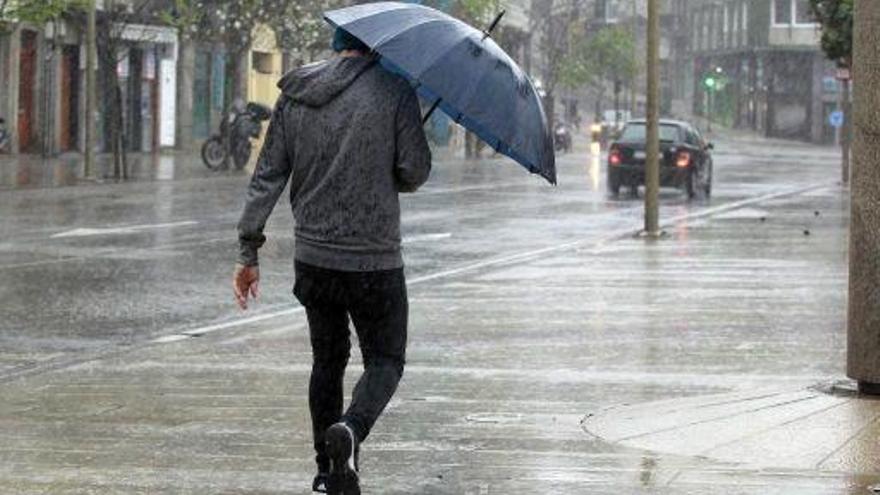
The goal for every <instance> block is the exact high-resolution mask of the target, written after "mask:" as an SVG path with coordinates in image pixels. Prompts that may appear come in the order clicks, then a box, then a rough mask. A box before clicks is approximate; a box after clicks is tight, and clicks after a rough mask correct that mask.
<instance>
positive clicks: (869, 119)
mask: <svg viewBox="0 0 880 495" xmlns="http://www.w3.org/2000/svg"><path fill="white" fill-rule="evenodd" d="M853 19H854V25H853V61H852V75H853V81H855V84H854V85H853V96H854V100H853V102H854V105H853V130H854V132H853V142H852V186H851V189H850V228H849V230H850V240H849V308H848V314H847V354H846V372H847V375H848V376H849V377H850V378H852V379H854V380H856V381H857V382H858V384H859V391H861V392H863V393H868V394H872V395H880V236H878V235H877V232H878V231H880V216H878V215H877V212H878V211H880V196H878V195H877V191H880V139H877V136H880V122H878V120H877V118H876V116H877V115H878V114H880V93H878V91H877V88H878V87H880V50H877V46H880V2H878V1H877V0H856V2H855V10H854V14H853Z"/></svg>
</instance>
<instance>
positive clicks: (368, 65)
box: [233, 29, 431, 495]
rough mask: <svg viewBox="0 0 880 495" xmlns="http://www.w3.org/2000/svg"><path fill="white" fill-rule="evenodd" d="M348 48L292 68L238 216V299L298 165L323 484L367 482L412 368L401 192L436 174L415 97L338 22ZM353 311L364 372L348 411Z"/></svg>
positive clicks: (296, 202) (312, 392)
mask: <svg viewBox="0 0 880 495" xmlns="http://www.w3.org/2000/svg"><path fill="white" fill-rule="evenodd" d="M333 49H334V51H336V52H337V56H336V57H334V58H333V59H331V60H328V61H324V62H319V63H317V64H312V65H308V66H305V67H301V68H299V69H296V70H294V71H293V72H291V73H289V74H288V75H286V76H285V77H284V78H283V79H282V80H281V82H280V83H279V87H280V88H281V90H282V95H281V97H280V98H279V101H278V104H277V105H276V108H275V112H274V114H273V116H272V120H271V122H270V124H269V130H268V133H267V136H266V141H265V143H264V145H263V149H262V151H261V153H260V158H259V161H258V162H257V167H256V170H255V171H254V175H253V178H252V179H251V182H250V185H249V187H248V191H247V202H246V204H245V208H244V213H243V214H242V217H241V221H240V222H239V224H238V230H239V241H240V255H239V264H238V265H237V266H236V269H235V274H234V280H233V286H234V290H235V296H236V299H237V302H238V304H239V305H240V306H241V307H242V309H246V308H247V302H248V296H252V297H257V295H258V282H259V278H260V277H259V268H258V264H257V249H258V248H259V247H260V246H262V244H263V243H264V242H265V239H266V238H265V236H264V235H263V233H262V232H263V228H264V226H265V224H266V220H267V218H268V217H269V214H270V213H271V211H272V208H273V207H274V205H275V203H276V202H277V200H278V197H279V196H280V195H281V192H282V191H283V190H284V187H285V185H286V183H287V181H288V179H290V182H291V186H290V203H291V207H292V209H293V215H294V218H295V220H296V227H295V234H296V235H295V238H296V240H295V271H296V284H295V286H294V294H295V295H296V297H297V299H299V301H300V302H301V303H302V305H303V306H304V307H305V309H306V315H307V318H308V322H309V332H310V337H311V344H312V354H313V364H312V375H311V381H310V383H309V408H310V410H311V415H312V428H313V436H314V445H315V451H316V452H317V455H316V461H317V464H318V474H317V476H316V477H315V481H314V484H313V487H312V489H313V490H314V491H316V492H327V493H331V494H345V495H349V494H360V488H359V480H358V464H357V457H358V450H359V445H360V443H361V442H363V441H364V439H365V438H366V437H367V435H368V434H369V433H370V429H371V428H372V427H373V424H374V423H375V422H376V420H377V419H378V417H379V415H380V414H381V413H382V411H383V410H384V408H385V406H386V405H387V404H388V401H389V400H390V399H391V396H392V395H393V394H394V392H395V390H396V389H397V384H398V382H399V381H400V378H401V376H402V374H403V366H404V357H405V350H406V335H407V318H408V303H407V295H406V282H405V280H404V274H403V259H402V257H401V250H400V205H399V202H398V193H399V192H413V191H415V190H416V189H418V188H419V187H420V186H421V185H422V184H423V183H424V182H425V181H426V180H427V178H428V174H429V172H430V168H431V155H430V151H429V149H428V145H427V142H426V140H425V134H424V131H423V130H422V124H421V118H420V111H419V105H418V100H417V98H416V95H415V93H414V91H413V90H412V88H411V87H410V86H409V85H408V84H407V83H406V81H404V80H403V79H402V78H400V77H398V76H395V75H393V74H391V73H389V72H387V71H385V70H384V69H383V68H382V67H381V66H380V65H379V64H377V63H376V61H375V60H374V59H373V58H372V57H370V56H369V49H368V48H367V47H366V46H365V45H364V44H363V43H361V42H360V40H358V39H357V38H355V37H353V36H351V35H350V34H348V33H347V32H345V31H343V30H340V29H337V30H336V33H335V35H334V38H333ZM349 319H351V321H352V323H353V324H354V327H355V330H356V331H357V335H358V340H359V342H360V347H361V355H362V357H363V362H364V373H363V375H361V377H360V379H359V380H358V382H357V385H356V386H355V389H354V392H353V394H352V399H351V403H350V404H349V407H348V410H347V411H345V413H344V414H343V396H342V393H343V375H344V373H345V368H346V365H347V363H348V358H349V350H350V347H351V344H350V341H349V327H348V323H349Z"/></svg>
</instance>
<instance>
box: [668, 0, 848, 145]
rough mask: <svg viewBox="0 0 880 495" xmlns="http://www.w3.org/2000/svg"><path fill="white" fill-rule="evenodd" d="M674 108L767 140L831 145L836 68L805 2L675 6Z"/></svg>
mask: <svg viewBox="0 0 880 495" xmlns="http://www.w3.org/2000/svg"><path fill="white" fill-rule="evenodd" d="M673 9H674V11H675V19H676V22H675V28H674V33H675V36H676V39H677V42H676V43H675V44H673V47H674V51H673V53H672V58H673V66H674V67H675V69H674V72H673V75H674V77H673V78H672V81H671V82H672V98H673V107H674V109H675V110H677V111H678V112H679V113H682V114H686V113H688V112H690V113H692V114H694V115H699V116H703V117H705V118H711V119H712V120H713V121H717V122H720V123H722V124H724V125H727V126H732V127H735V128H743V129H751V130H754V131H757V132H760V133H762V134H763V135H765V136H767V137H777V138H787V139H798V140H806V141H813V142H829V141H832V140H833V130H832V129H831V128H830V126H829V125H827V124H826V122H827V121H828V115H829V114H830V113H831V112H832V111H834V110H835V108H836V106H837V99H838V94H837V91H838V89H837V82H836V80H835V79H834V73H835V67H834V65H833V64H832V63H830V62H829V61H828V60H827V59H826V58H825V56H824V54H823V53H822V52H821V50H820V48H819V40H820V32H819V28H818V26H817V25H816V24H815V23H814V22H813V20H812V18H811V14H810V12H809V2H808V0H769V1H768V0H704V1H701V2H694V1H692V0H674V2H673Z"/></svg>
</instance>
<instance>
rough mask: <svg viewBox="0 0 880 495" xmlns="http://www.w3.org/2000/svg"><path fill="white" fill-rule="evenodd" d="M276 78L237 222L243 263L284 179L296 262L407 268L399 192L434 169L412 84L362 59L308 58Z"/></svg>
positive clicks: (251, 256) (251, 255)
mask: <svg viewBox="0 0 880 495" xmlns="http://www.w3.org/2000/svg"><path fill="white" fill-rule="evenodd" d="M278 85H279V87H280V88H281V90H282V95H281V97H280V98H279V100H278V104H277V105H276V107H275V112H274V113H273V115H272V120H271V121H270V123H269V130H268V131H267V135H266V140H265V142H264V144H263V149H262V151H261V152H260V157H259V160H258V161H257V167H256V170H255V171H254V175H253V177H252V178H251V182H250V185H249V186H248V190H247V202H246V204H245V208H244V213H243V214H242V216H241V220H240V221H239V224H238V233H239V243H240V254H239V262H240V263H243V264H246V265H255V264H257V249H258V248H259V247H260V246H262V245H263V243H264V242H265V240H266V238H265V236H264V235H263V228H264V226H265V224H266V220H267V219H268V217H269V214H270V213H271V211H272V208H273V207H274V206H275V203H276V202H277V201H278V197H279V196H280V195H281V192H282V191H283V190H284V186H285V185H286V183H287V181H288V179H289V180H290V181H291V185H290V204H291V207H292V208H293V216H294V218H295V220H296V228H295V234H296V245H295V257H296V259H297V260H299V261H301V262H304V263H308V264H311V265H315V266H319V267H323V268H330V269H335V270H342V271H373V270H388V269H394V268H400V267H401V266H403V259H402V257H401V254H400V204H399V202H398V197H397V196H398V192H413V191H415V190H416V189H418V188H419V187H420V186H421V185H422V184H423V183H424V182H425V181H426V180H427V179H428V174H429V173H430V170H431V154H430V150H429V149H428V144H427V141H426V140H425V133H424V131H423V129H422V123H421V116H420V109H419V104H418V100H417V98H416V95H415V92H414V91H413V89H412V88H411V87H410V86H409V84H407V82H406V81H404V80H403V79H402V78H400V77H399V76H396V75H393V74H391V73H390V72H387V71H386V70H385V69H383V68H382V67H381V66H380V65H379V64H377V63H375V62H374V61H373V60H371V59H369V58H366V57H350V58H343V57H337V58H334V59H331V60H328V61H324V62H319V63H316V64H312V65H307V66H305V67H301V68H299V69H296V70H294V71H292V72H291V73H289V74H288V75H286V76H285V77H284V78H283V79H282V80H281V82H280V83H279V84H278Z"/></svg>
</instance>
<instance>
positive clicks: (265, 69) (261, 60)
mask: <svg viewBox="0 0 880 495" xmlns="http://www.w3.org/2000/svg"><path fill="white" fill-rule="evenodd" d="M252 56H253V63H252V65H253V68H254V70H255V71H257V72H259V73H260V74H271V73H272V54H271V53H265V52H253V54H252Z"/></svg>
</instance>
